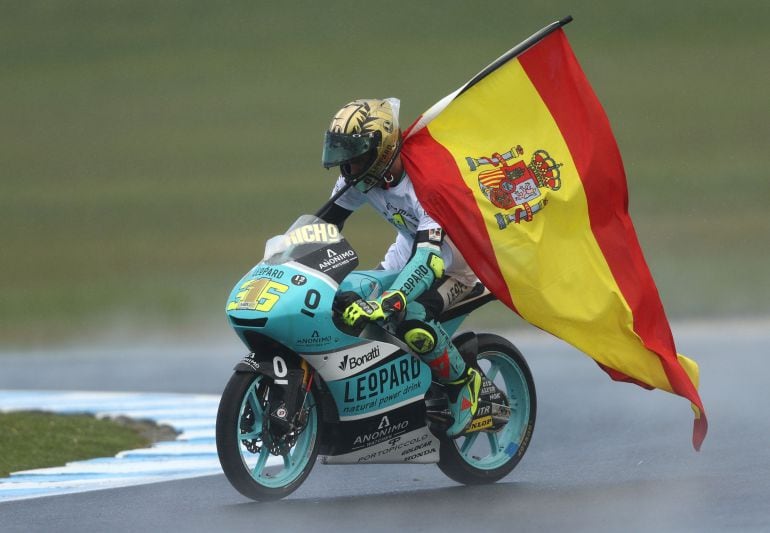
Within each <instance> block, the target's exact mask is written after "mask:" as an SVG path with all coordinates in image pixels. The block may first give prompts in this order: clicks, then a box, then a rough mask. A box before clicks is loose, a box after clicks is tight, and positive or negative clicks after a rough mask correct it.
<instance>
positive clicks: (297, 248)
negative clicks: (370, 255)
mask: <svg viewBox="0 0 770 533" xmlns="http://www.w3.org/2000/svg"><path fill="white" fill-rule="evenodd" d="M290 261H293V262H295V263H299V264H301V265H304V266H306V267H309V268H311V269H313V270H317V271H319V272H322V273H324V274H326V275H328V276H330V277H331V278H332V279H334V280H335V281H337V282H338V283H339V282H341V281H342V280H343V279H344V277H345V276H347V275H348V273H350V272H351V271H352V270H353V269H354V268H356V266H358V256H357V255H356V252H355V250H353V248H352V247H351V246H350V244H348V242H347V241H346V240H345V238H344V237H343V236H342V233H340V231H339V229H337V226H335V225H334V224H329V223H328V222H325V221H323V220H321V219H320V218H318V217H316V216H313V215H302V216H301V217H299V218H298V219H297V221H296V222H294V224H292V225H291V227H290V228H289V229H288V230H287V231H286V233H284V234H283V235H276V236H275V237H273V238H271V239H270V240H268V241H267V243H266V245H265V257H264V259H263V260H262V262H263V263H265V264H268V265H280V264H284V263H288V262H290Z"/></svg>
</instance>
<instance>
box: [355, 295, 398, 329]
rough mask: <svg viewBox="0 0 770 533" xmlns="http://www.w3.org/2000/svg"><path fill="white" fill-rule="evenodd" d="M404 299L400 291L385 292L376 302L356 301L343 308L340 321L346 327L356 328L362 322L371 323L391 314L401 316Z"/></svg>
mask: <svg viewBox="0 0 770 533" xmlns="http://www.w3.org/2000/svg"><path fill="white" fill-rule="evenodd" d="M405 310H406V297H405V296H404V293H402V292H401V291H387V292H385V293H383V295H382V296H381V297H380V298H378V299H377V300H368V301H367V300H356V301H355V302H353V303H352V304H350V305H348V306H347V307H346V308H345V311H344V312H343V313H342V320H343V322H345V324H347V325H348V326H353V327H355V326H358V325H359V324H361V322H362V321H364V320H367V321H369V322H373V321H375V320H380V319H385V318H387V317H389V316H391V315H392V314H396V315H397V316H403V313H404V311H405Z"/></svg>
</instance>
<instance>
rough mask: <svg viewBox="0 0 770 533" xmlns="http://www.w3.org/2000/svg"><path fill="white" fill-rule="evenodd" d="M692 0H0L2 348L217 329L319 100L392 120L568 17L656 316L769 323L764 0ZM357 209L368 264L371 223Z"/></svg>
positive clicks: (312, 185) (321, 191)
mask: <svg viewBox="0 0 770 533" xmlns="http://www.w3.org/2000/svg"><path fill="white" fill-rule="evenodd" d="M415 4H416V5H415ZM704 4H705V5H700V4H699V5H698V6H697V7H694V6H693V4H691V3H688V2H670V1H666V2H664V1H662V0H651V1H649V2H644V3H639V2H630V1H628V2H615V3H611V4H608V3H606V2H596V3H586V2H582V3H581V5H580V6H577V7H576V6H575V5H574V2H567V1H556V0H553V1H546V2H538V3H537V5H535V4H533V5H523V4H512V3H510V2H507V1H502V0H500V1H494V2H488V3H483V4H474V3H467V2H460V1H459V0H458V1H449V2H422V3H413V2H408V1H405V0H403V1H402V0H397V1H393V2H388V3H387V4H384V5H376V6H375V5H374V4H366V3H360V2H353V1H352V0H351V1H336V2H327V3H316V2H310V1H305V2H291V3H286V4H280V3H272V4H264V5H263V4H258V3H254V2H247V1H245V0H244V1H231V2H216V3H212V2H203V1H193V0H190V1H185V2H182V1H169V2H153V1H149V0H133V1H131V2H126V1H117V0H111V1H106V0H74V1H69V2H65V1H62V0H47V1H44V0H37V1H35V0H33V1H31V2H8V1H0V12H2V13H3V16H2V17H0V50H2V51H3V53H2V54H0V146H1V147H2V148H1V149H0V217H2V218H1V220H2V223H0V254H1V255H0V295H2V296H1V297H0V324H2V329H0V344H8V343H40V342H51V341H53V340H57V339H59V338H61V337H62V336H74V337H77V336H81V335H88V334H91V333H92V332H93V331H97V330H99V329H100V328H106V327H108V326H110V325H111V324H114V323H116V322H118V323H121V324H130V325H132V327H137V328H147V327H152V328H163V327H167V326H177V325H183V324H185V323H193V322H194V323H202V324H209V325H212V326H213V327H218V326H220V325H221V323H222V322H221V321H222V309H223V305H224V300H225V298H226V296H227V294H228V292H229V289H230V288H231V286H232V285H233V284H234V283H235V282H236V281H237V280H238V279H239V278H240V276H241V274H242V273H243V272H244V271H245V270H247V269H248V268H249V267H250V266H251V265H252V264H254V263H255V262H256V261H257V260H258V259H259V257H261V253H262V247H263V243H264V241H265V239H266V238H267V237H269V236H270V235H272V234H275V233H277V232H280V231H282V230H283V229H285V227H286V226H287V225H288V224H289V223H290V222H291V221H292V220H293V219H294V218H295V217H296V215H298V214H299V213H300V212H312V211H314V210H315V209H316V208H317V207H318V206H319V205H320V204H321V203H322V201H323V200H324V198H325V197H326V196H327V195H328V190H329V187H330V185H331V182H332V180H333V176H332V175H331V174H330V173H329V172H325V171H324V170H323V169H322V168H320V162H319V159H320V144H321V138H322V133H323V131H324V128H325V127H326V125H327V123H328V120H329V119H330V116H331V115H332V114H333V112H334V111H335V110H336V109H337V108H338V107H340V106H341V105H342V104H343V103H345V102H346V101H348V100H350V99H353V98H356V97H361V96H367V97H368V96H388V95H395V96H399V97H400V98H401V99H402V100H403V107H402V121H403V122H410V121H411V120H412V119H413V118H414V117H416V116H417V115H418V114H419V113H420V112H422V111H423V110H424V109H426V108H427V107H429V106H430V105H431V104H432V103H433V102H435V101H436V100H437V99H439V98H440V97H442V96H444V95H445V94H447V93H449V92H451V91H452V90H453V89H455V88H456V87H457V86H458V85H459V84H461V83H462V82H463V81H465V80H466V79H468V78H469V77H471V76H472V75H473V74H475V73H476V72H477V71H478V70H480V69H481V68H482V67H483V66H484V65H486V64H487V63H488V62H489V61H491V60H492V59H494V58H495V57H497V56H498V55H500V53H502V52H503V51H505V50H506V49H507V48H509V47H510V46H512V45H514V44H515V43H517V42H518V41H520V40H522V39H523V38H524V37H526V36H527V35H529V34H531V33H532V32H534V31H535V30H536V29H538V28H540V27H541V26H543V25H545V24H546V23H548V22H550V21H552V20H555V19H557V18H561V17H563V16H565V15H567V14H572V15H573V16H574V17H575V21H574V22H573V23H572V24H570V25H569V26H568V27H567V30H566V31H567V34H568V36H569V37H570V40H571V42H572V44H573V48H574V49H575V51H576V54H577V56H578V58H579V59H580V61H581V64H582V65H583V67H584V69H585V70H586V72H587V74H588V76H589V79H590V80H591V81H592V84H593V86H594V88H595V90H596V92H597V94H598V95H599V97H600V99H601V100H602V102H603V104H604V106H605V108H606V110H607V113H608V115H609V117H610V121H611V123H612V125H613V129H614V131H615V134H616V136H617V138H618V142H619V144H620V147H621V151H622V153H623V157H624V161H625V164H626V170H627V174H628V180H629V189H630V193H631V212H632V216H633V218H634V220H635V222H636V227H637V230H638V232H639V236H640V240H641V243H642V246H643V248H644V250H645V252H646V256H647V258H648V262H649V263H650V268H651V270H652V271H653V274H654V276H655V278H656V280H657V282H658V286H659V289H660V292H661V297H662V299H663V302H664V305H665V306H666V308H667V311H668V313H669V315H670V316H672V317H687V316H720V315H724V314H736V313H737V314H746V315H748V314H757V313H759V314H768V313H769V312H770V283H768V281H767V280H766V278H767V276H766V272H767V271H768V267H770V260H768V252H767V250H768V249H770V215H769V214H768V210H767V201H768V199H770V180H768V178H767V174H768V172H767V170H766V169H768V168H770V151H769V150H767V149H766V144H767V140H768V139H770V106H768V105H767V96H766V87H768V86H770V68H768V66H769V65H768V60H767V58H766V51H767V50H768V49H769V48H770V32H767V31H766V28H765V27H764V20H766V19H767V15H768V14H770V5H768V4H767V2H765V1H764V0H738V1H735V2H727V1H725V2H707V3H704ZM355 220H356V222H355V223H352V224H349V225H348V226H347V227H346V234H347V236H348V238H349V239H350V240H351V241H352V242H353V244H354V245H355V246H356V247H357V248H358V249H359V251H360V252H361V255H362V257H363V263H364V265H371V264H374V263H376V262H377V260H378V259H379V255H380V253H381V252H382V251H383V250H384V249H385V247H386V246H387V244H388V243H389V240H390V239H391V238H392V237H393V232H392V230H390V229H389V227H387V225H386V224H385V223H384V222H382V221H380V220H379V219H377V217H376V216H375V215H374V214H373V213H371V212H364V213H362V214H361V215H360V216H357V217H356V219H355Z"/></svg>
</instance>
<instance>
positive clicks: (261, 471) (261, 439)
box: [216, 373, 321, 501]
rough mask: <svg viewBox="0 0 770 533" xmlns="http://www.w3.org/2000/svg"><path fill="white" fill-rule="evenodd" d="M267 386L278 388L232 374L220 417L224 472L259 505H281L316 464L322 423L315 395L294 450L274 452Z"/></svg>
mask: <svg viewBox="0 0 770 533" xmlns="http://www.w3.org/2000/svg"><path fill="white" fill-rule="evenodd" d="M267 385H270V388H274V387H275V386H274V385H273V384H272V381H271V379H270V378H268V377H266V376H263V375H262V374H252V373H235V374H233V376H232V377H231V378H230V381H228V383H227V386H226V387H225V390H224V392H223V393H222V399H221V400H220V402H219V411H218V412H217V429H216V435H217V453H218V455H219V462H220V464H221V465H222V470H224V473H225V476H227V479H228V481H230V483H231V484H232V485H233V487H235V488H236V489H237V490H238V492H240V493H241V494H243V495H244V496H246V497H247V498H251V499H252V500H257V501H267V500H277V499H280V498H283V497H285V496H287V495H289V494H291V493H292V492H294V491H295V490H296V489H297V488H298V487H299V486H300V485H301V484H302V482H303V481H304V480H305V478H306V477H307V476H308V474H310V471H311V470H312V468H313V466H314V465H315V461H316V457H317V456H318V446H319V443H320V429H321V424H320V420H321V418H320V416H319V411H318V406H317V404H316V401H315V397H314V395H313V391H312V390H311V391H310V392H308V394H307V397H306V398H305V403H304V405H303V408H304V409H307V422H306V423H305V426H304V428H303V429H302V430H301V432H299V434H298V436H297V437H296V439H295V441H294V443H293V445H292V446H291V447H290V448H289V449H288V450H287V451H286V453H284V454H282V455H281V454H274V453H272V452H271V451H270V446H271V442H272V440H273V439H274V437H273V436H272V434H271V432H270V430H269V426H270V420H269V418H268V416H266V411H267V409H266V403H265V395H266V394H265V389H266V388H267V387H266V386H267ZM267 394H269V393H267ZM268 399H269V398H268Z"/></svg>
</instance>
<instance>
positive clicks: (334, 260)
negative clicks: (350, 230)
mask: <svg viewBox="0 0 770 533" xmlns="http://www.w3.org/2000/svg"><path fill="white" fill-rule="evenodd" d="M326 255H327V258H326V260H324V261H321V262H320V263H318V270H320V271H321V272H324V273H326V272H329V271H330V270H334V269H335V268H339V267H341V266H343V265H347V264H348V263H350V262H351V261H353V260H354V259H358V257H357V256H356V252H354V251H353V250H346V251H344V252H335V251H334V250H332V249H329V250H327V251H326Z"/></svg>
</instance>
